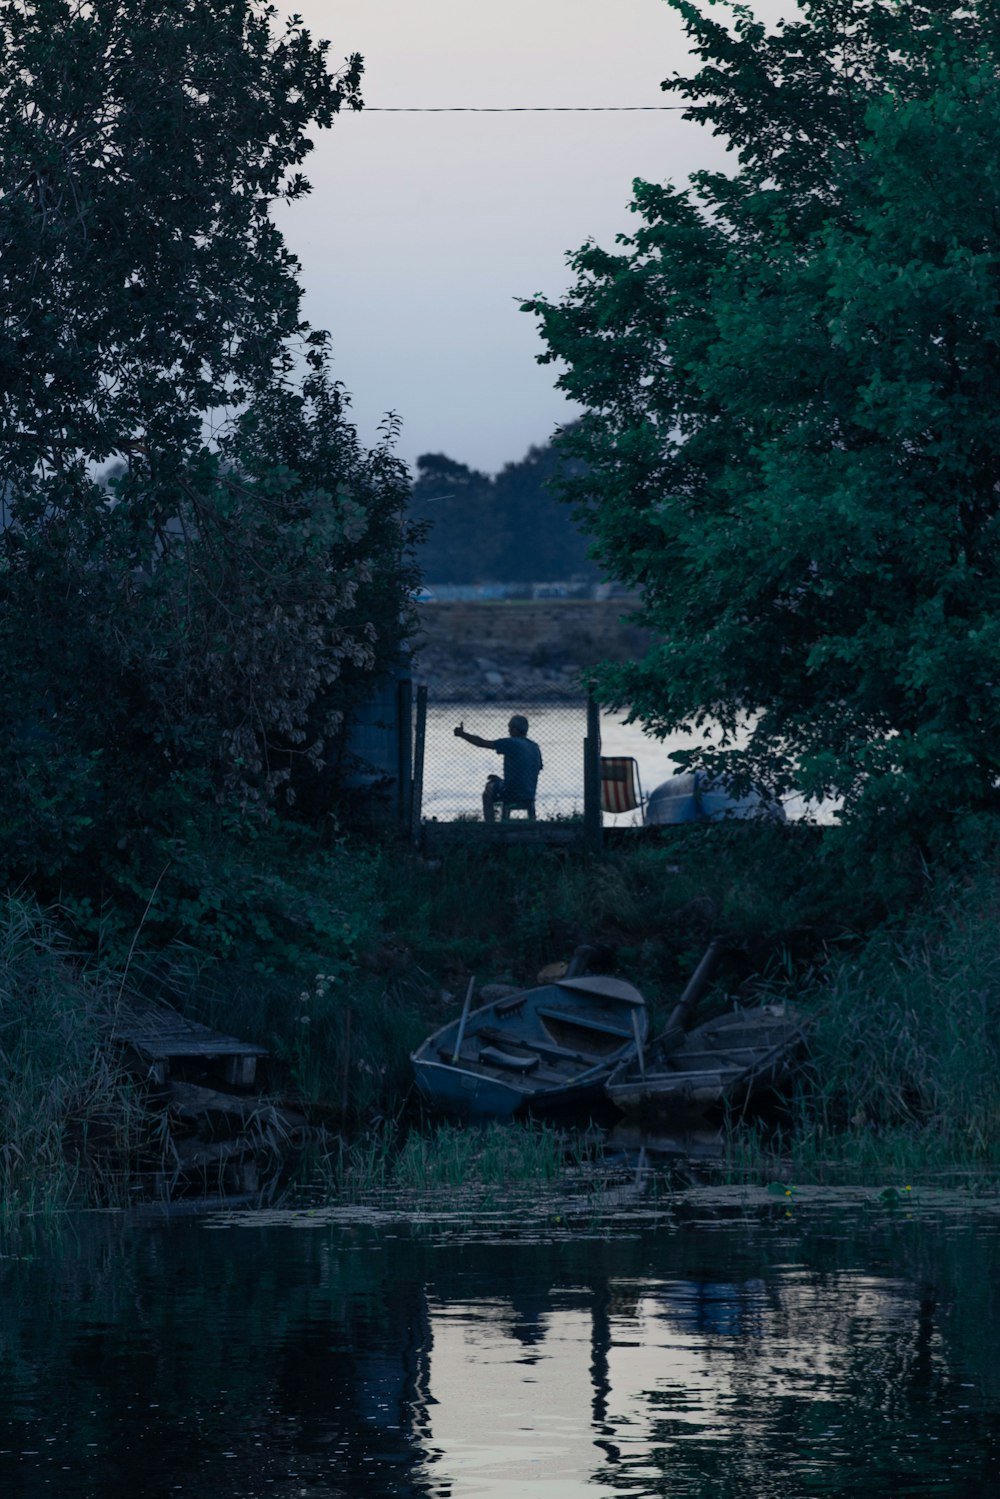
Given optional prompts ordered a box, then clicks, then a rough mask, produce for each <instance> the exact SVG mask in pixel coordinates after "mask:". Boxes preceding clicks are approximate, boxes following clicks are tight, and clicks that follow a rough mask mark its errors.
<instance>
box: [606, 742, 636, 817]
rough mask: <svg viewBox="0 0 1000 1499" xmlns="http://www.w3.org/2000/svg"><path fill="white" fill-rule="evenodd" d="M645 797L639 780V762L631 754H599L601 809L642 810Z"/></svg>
mask: <svg viewBox="0 0 1000 1499" xmlns="http://www.w3.org/2000/svg"><path fill="white" fill-rule="evenodd" d="M644 802H645V797H644V796H643V794H642V785H641V784H640V781H639V762H638V761H637V760H634V759H633V758H632V756H631V755H602V756H601V811H602V812H634V811H635V809H636V807H638V808H639V809H640V811H641V810H642V807H643V803H644Z"/></svg>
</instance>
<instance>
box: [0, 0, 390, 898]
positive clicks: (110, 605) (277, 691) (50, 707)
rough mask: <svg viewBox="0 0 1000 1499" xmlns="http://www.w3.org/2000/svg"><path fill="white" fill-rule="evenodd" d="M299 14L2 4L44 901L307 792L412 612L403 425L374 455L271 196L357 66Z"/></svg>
mask: <svg viewBox="0 0 1000 1499" xmlns="http://www.w3.org/2000/svg"><path fill="white" fill-rule="evenodd" d="M275 17H276V11H275V9H274V7H273V6H269V5H266V4H262V3H260V0H171V3H170V4H163V3H152V0H138V3H135V4H130V5H128V6H123V5H121V4H120V3H118V0H88V3H82V0H6V3H3V4H0V46H2V57H0V496H2V500H3V515H2V524H0V713H2V716H3V719H4V721H5V723H7V724H9V725H11V726H12V728H13V732H12V734H11V737H10V740H9V741H8V754H7V755H6V756H5V761H4V774H5V796H4V815H3V819H2V825H0V855H2V862H3V864H4V866H5V874H6V875H7V877H8V878H25V877H27V878H30V879H32V880H34V881H35V882H36V884H40V885H41V886H43V887H44V888H45V889H46V890H48V891H52V890H54V889H56V888H60V889H62V890H63V891H64V892H65V890H66V888H67V883H66V882H67V881H68V880H69V883H70V885H71V884H72V881H71V880H70V874H69V872H70V871H71V870H72V869H74V868H75V869H76V870H77V871H78V872H80V871H82V873H81V876H80V877H81V879H82V878H84V877H85V876H87V877H91V878H92V880H93V881H94V882H96V881H97V880H98V876H99V873H100V871H101V870H102V869H103V870H104V872H105V874H106V873H107V870H108V869H109V868H110V866H112V865H115V864H116V862H117V864H118V865H120V864H121V861H122V856H123V855H124V856H125V857H126V858H127V856H128V850H129V849H130V848H131V847H133V846H136V845H137V844H139V843H140V842H144V843H145V844H146V845H152V844H153V843H154V842H155V840H156V839H157V838H167V839H168V840H169V839H174V840H179V839H182V838H183V837H184V836H185V835H186V831H187V830H189V829H190V827H191V826H192V825H193V822H194V821H195V820H196V818H197V816H198V815H200V814H199V808H201V809H204V808H207V809H213V808H214V809H216V811H218V809H220V808H225V809H228V811H229V814H230V815H231V817H232V822H231V825H232V826H239V825H240V824H241V822H244V821H245V820H246V814H247V812H248V811H254V812H255V813H256V814H257V816H258V818H259V820H263V818H264V817H265V815H266V809H267V808H268V807H269V806H271V805H273V804H274V800H275V797H276V796H277V795H278V792H279V790H281V789H282V788H284V789H283V792H282V795H283V798H284V803H283V804H284V805H285V806H286V807H287V805H288V801H289V789H290V788H292V789H294V783H295V777H296V771H297V767H299V766H302V765H304V766H310V767H312V768H313V769H316V768H318V767H321V766H322V765H323V764H324V763H325V762H326V759H327V757H328V753H329V745H330V739H331V736H332V735H334V734H336V732H337V729H338V726H339V725H340V724H341V723H342V721H343V718H344V715H345V713H346V712H347V711H349V707H350V703H351V700H352V695H353V696H356V695H357V693H358V692H363V691H364V690H365V688H366V683H367V682H368V681H369V680H370V677H371V674H372V672H374V671H377V670H379V669H381V668H382V667H384V666H386V665H387V664H388V662H389V661H390V660H391V659H392V657H393V655H394V653H395V652H396V651H397V649H398V647H399V643H400V638H401V635H402V634H403V633H405V630H406V628H407V597H408V593H409V589H410V587H411V585H412V581H413V579H412V573H411V569H410V565H409V562H408V560H407V556H408V546H409V540H408V530H407V526H406V522H405V517H404V510H405V504H406V498H407V491H408V483H407V479H406V475H405V471H404V469H403V467H402V465H401V463H400V462H399V461H398V460H397V459H396V458H395V456H394V454H393V452H392V446H391V442H392V437H393V435H394V427H392V425H391V424H390V428H389V430H388V432H387V440H386V442H385V443H384V444H382V445H380V446H379V447H377V448H376V449H375V450H374V451H373V452H370V453H366V452H365V451H364V450H363V449H362V448H361V446H360V444H359V443H358V439H357V434H356V432H355V431H354V428H353V426H352V425H351V423H350V422H349V420H348V408H347V402H346V397H345V396H344V394H343V392H342V390H341V389H340V387H339V386H338V385H337V384H335V383H334V382H333V381H332V380H331V379H330V376H329V373H328V369H327V360H328V355H327V339H326V335H325V334H324V333H322V332H318V331H315V330H312V329H310V328H309V326H308V325H307V324H306V323H305V322H304V321H303V320H302V317H301V312H300V297H301V293H300V288H299V284H298V279H297V272H298V266H297V263H296V261H295V259H294V257H293V256H292V255H291V254H290V253H289V251H288V250H287V248H286V247H285V245H284V242H283V240H282V238H281V235H280V233H279V232H278V230H277V228H276V227H275V225H274V222H273V219H272V217H271V212H270V210H271V208H272V205H273V204H274V202H275V201H276V200H277V199H279V198H281V199H285V200H289V199H295V198H297V197H299V196H301V195H302V194H303V193H305V192H307V191H308V186H309V185H308V183H307V181H306V180H305V178H304V177H303V176H302V174H301V173H300V172H299V171H298V168H299V166H300V165H301V163H302V161H303V159H304V158H305V156H306V154H307V153H308V151H309V149H310V146H311V142H310V140H309V137H308V134H307V131H308V128H309V126H310V125H311V124H316V125H319V126H329V125H330V124H331V123H332V120H333V117H334V116H335V115H336V113H337V112H338V111H339V110H340V108H341V107H342V106H344V105H347V106H350V107H352V108H360V107H361V99H360V93H359V86H360V77H361V71H362V63H361V58H360V57H359V56H357V55H353V56H351V57H350V58H348V59H347V62H346V64H345V66H344V68H343V69H342V70H341V72H340V73H338V74H331V73H330V71H329V69H328V50H329V49H328V44H327V43H325V42H315V41H313V39H312V38H311V37H310V35H309V33H308V32H307V31H305V30H304V29H303V27H302V25H301V23H300V22H299V21H298V20H297V19H294V18H293V19H292V20H291V21H290V22H288V23H287V25H286V26H284V28H283V29H282V30H280V31H278V30H276V29H275V27H276V22H275ZM109 463H110V464H112V465H113V468H112V469H111V470H106V466H107V465H108V464H109ZM105 470H106V471H107V472H108V473H113V474H114V477H113V478H112V479H111V481H110V487H109V484H108V483H107V482H104V481H102V477H101V476H102V472H104V471H105ZM88 872H89V876H88Z"/></svg>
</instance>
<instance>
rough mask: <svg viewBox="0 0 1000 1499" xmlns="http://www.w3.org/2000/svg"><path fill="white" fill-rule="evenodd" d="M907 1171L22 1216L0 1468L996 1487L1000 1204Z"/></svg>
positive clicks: (26, 1481) (180, 1488)
mask: <svg viewBox="0 0 1000 1499" xmlns="http://www.w3.org/2000/svg"><path fill="white" fill-rule="evenodd" d="M889 1195H890V1198H892V1200H891V1201H889V1202H887V1201H886V1200H885V1199H884V1198H883V1197H882V1196H880V1195H879V1194H877V1193H876V1192H874V1191H872V1192H869V1193H863V1192H853V1193H851V1192H848V1193H841V1194H839V1195H838V1194H836V1193H832V1192H828V1193H826V1194H824V1193H823V1192H821V1191H814V1192H813V1193H812V1194H810V1193H809V1192H807V1191H806V1190H805V1189H803V1190H802V1191H801V1192H797V1193H792V1194H791V1196H788V1197H786V1196H785V1195H784V1193H783V1192H779V1193H778V1194H777V1195H774V1194H773V1193H771V1194H769V1193H764V1192H761V1191H756V1192H755V1191H752V1190H749V1189H741V1188H723V1187H719V1188H714V1189H713V1188H706V1189H701V1190H693V1191H691V1192H687V1193H681V1194H679V1195H668V1196H667V1197H665V1198H664V1199H662V1200H661V1201H659V1202H653V1203H649V1202H645V1203H640V1204H638V1205H635V1204H634V1205H632V1206H629V1205H628V1203H626V1204H625V1205H624V1206H623V1207H622V1208H621V1209H620V1210H615V1209H614V1208H613V1207H611V1208H607V1209H605V1210H603V1211H600V1212H599V1211H597V1210H596V1209H593V1208H592V1209H591V1210H590V1211H589V1212H587V1211H584V1210H580V1209H579V1207H578V1208H577V1209H575V1210H573V1209H569V1208H566V1207H558V1206H556V1205H554V1204H553V1203H550V1204H548V1205H546V1204H545V1203H544V1202H537V1203H534V1204H530V1203H524V1204H522V1205H521V1206H520V1207H519V1208H518V1210H517V1211H516V1212H513V1213H512V1212H510V1211H507V1210H505V1209H503V1208H496V1207H493V1208H490V1206H489V1204H488V1203H487V1204H486V1205H485V1206H483V1204H482V1203H480V1207H479V1210H478V1211H472V1210H470V1209H468V1208H466V1207H463V1205H462V1204H461V1203H458V1202H454V1201H452V1200H450V1199H448V1198H445V1199H444V1200H443V1201H442V1202H439V1203H438V1204H437V1206H436V1207H432V1208H427V1206H426V1205H425V1206H424V1207H423V1208H422V1209H420V1210H416V1211H405V1212H404V1211H401V1210H394V1209H392V1208H386V1207H381V1208H377V1207H368V1208H350V1207H348V1208H341V1209H324V1208H319V1209H313V1210H308V1209H301V1210H299V1211H297V1212H296V1211H292V1210H287V1211H283V1210H271V1211H247V1212H244V1213H236V1212H234V1213H230V1214H221V1213H220V1214H216V1215H214V1216H213V1215H209V1216H208V1217H202V1218H198V1219H184V1218H178V1219H173V1220H170V1219H164V1220H163V1221H155V1220H152V1221H138V1220H134V1219H129V1218H128V1217H127V1216H116V1215H110V1214H109V1215H93V1216H88V1217H83V1218H81V1219H78V1220H76V1221H74V1222H73V1223H71V1224H70V1225H69V1226H68V1227H66V1228H65V1229H64V1230H63V1231H62V1232H60V1233H59V1234H58V1235H57V1236H55V1237H50V1238H48V1239H41V1240H24V1239H21V1240H18V1239H17V1238H14V1237H12V1236H10V1235H8V1236H7V1238H6V1240H5V1242H4V1246H3V1253H2V1255H0V1494H3V1495H4V1496H5V1499H40V1496H42V1495H55V1496H59V1499H107V1496H112V1499H115V1496H118V1495H121V1496H126V1495H128V1496H132V1495H135V1496H140V1499H145V1496H148V1499H161V1496H163V1499H166V1496H169V1495H176V1494H183V1495H185V1496H189V1499H257V1496H265V1495H266V1496H275V1495H280V1496H282V1499H291V1496H293V1495H294V1496H317V1499H320V1496H329V1499H332V1496H351V1499H354V1496H359V1499H368V1496H371V1499H381V1496H427V1499H508V1496H509V1499H513V1496H518V1499H521V1496H526V1499H612V1496H620V1495H630V1496H636V1499H638V1496H671V1499H681V1496H709V1495H711V1496H722V1499H729V1496H732V1499H736V1496H740V1499H769V1496H775V1499H778V1496H781V1499H789V1496H791V1499H800V1496H808V1495H858V1496H861V1495H864V1496H882V1495H921V1496H923V1495H950V1496H958V1499H965V1496H968V1499H973V1496H976V1499H981V1496H983V1495H988V1494H991V1493H995V1492H996V1485H997V1478H998V1475H1000V1360H998V1359H997V1357H996V1354H995V1348H996V1343H997V1339H998V1337H1000V1275H998V1270H1000V1205H998V1204H997V1202H996V1201H995V1200H993V1199H990V1200H988V1201H986V1202H985V1203H979V1204H977V1203H976V1202H975V1201H974V1200H972V1199H971V1198H961V1197H957V1196H948V1195H946V1194H943V1193H938V1194H935V1193H931V1192H923V1193H921V1192H920V1191H917V1192H916V1193H914V1194H909V1195H907V1196H901V1197H900V1198H899V1199H898V1200H897V1199H896V1198H895V1197H893V1196H892V1194H889ZM900 1204H902V1205H900Z"/></svg>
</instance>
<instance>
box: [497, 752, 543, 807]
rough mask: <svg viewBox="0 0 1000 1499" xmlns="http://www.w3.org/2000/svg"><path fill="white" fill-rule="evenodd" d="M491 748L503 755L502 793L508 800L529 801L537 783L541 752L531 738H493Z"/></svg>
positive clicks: (540, 765) (540, 766)
mask: <svg viewBox="0 0 1000 1499" xmlns="http://www.w3.org/2000/svg"><path fill="white" fill-rule="evenodd" d="M493 748H494V749H495V750H496V752H497V754H498V755H503V795H504V800H505V801H508V802H530V801H531V800H532V798H533V797H534V795H535V787H536V786H537V785H538V772H539V771H540V770H541V768H542V752H541V750H540V749H539V748H538V745H537V744H536V743H535V741H534V740H533V739H515V738H510V739H494V740H493Z"/></svg>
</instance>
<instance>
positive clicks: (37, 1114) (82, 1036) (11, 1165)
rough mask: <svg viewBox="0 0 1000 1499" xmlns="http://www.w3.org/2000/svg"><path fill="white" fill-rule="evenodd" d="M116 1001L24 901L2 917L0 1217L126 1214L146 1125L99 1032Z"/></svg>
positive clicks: (12, 902)
mask: <svg viewBox="0 0 1000 1499" xmlns="http://www.w3.org/2000/svg"><path fill="white" fill-rule="evenodd" d="M120 999H121V986H120V983H116V982H115V981H114V979H113V978H112V977H111V976H107V977H104V978H100V977H97V976H95V975H88V974H86V973H85V972H81V969H80V966H79V962H78V955H76V954H73V953H72V952H70V951H69V950H68V948H67V945H66V941H65V939H64V938H63V937H62V936H61V935H60V933H59V931H58V929H57V928H56V927H55V926H54V924H53V923H52V922H51V921H48V920H46V919H44V918H43V917H42V916H41V915H40V914H39V912H38V910H37V908H35V907H34V906H33V905H32V904H31V902H30V901H27V900H23V899H18V898H15V897H9V898H8V899H7V900H6V901H5V902H4V905H3V907H2V909H0V1212H3V1213H10V1212H14V1213H18V1212H28V1211H33V1212H39V1211H40V1212H44V1211H45V1210H47V1209H53V1208H58V1207H63V1206H65V1205H66V1203H68V1202H69V1201H71V1200H72V1201H77V1202H80V1201H83V1202H87V1201H92V1202H93V1201H99V1202H103V1203H107V1202H109V1201H110V1202H117V1203H124V1202H126V1201H127V1200H128V1196H127V1194H128V1184H129V1183H128V1172H129V1166H130V1162H131V1159H132V1157H133V1155H134V1152H135V1151H136V1149H137V1147H138V1145H139V1143H140V1141H141V1140H142V1138H143V1137H144V1136H145V1135H146V1133H148V1129H149V1120H148V1118H147V1117H146V1113H145V1110H144V1108H143V1105H142V1101H141V1099H140V1097H139V1096H138V1094H137V1092H136V1090H135V1088H134V1086H133V1084H132V1082H131V1081H130V1079H129V1078H128V1077H127V1076H126V1074H125V1073H124V1072H123V1071H121V1070H120V1069H119V1068H118V1066H117V1065H116V1061H115V1058H114V1055H113V1054H112V1052H111V1051H110V1049H109V1048H108V1046H107V1044H106V1038H107V1030H108V1027H109V1025H110V1023H111V1020H112V1017H113V1015H114V1012H115V1008H116V1005H117V1004H118V1003H119V1001H120Z"/></svg>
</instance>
